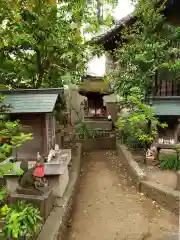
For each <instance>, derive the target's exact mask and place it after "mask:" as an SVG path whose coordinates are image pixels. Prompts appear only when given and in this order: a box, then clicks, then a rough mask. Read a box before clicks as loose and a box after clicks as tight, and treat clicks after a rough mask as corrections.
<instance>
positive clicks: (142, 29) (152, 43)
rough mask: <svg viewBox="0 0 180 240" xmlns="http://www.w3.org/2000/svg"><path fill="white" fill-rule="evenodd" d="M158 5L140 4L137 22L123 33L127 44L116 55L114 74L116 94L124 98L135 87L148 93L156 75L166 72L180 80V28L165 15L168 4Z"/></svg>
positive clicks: (135, 14) (145, 0)
mask: <svg viewBox="0 0 180 240" xmlns="http://www.w3.org/2000/svg"><path fill="white" fill-rule="evenodd" d="M158 2H159V1H157V0H153V1H148V0H140V1H139V4H138V6H137V8H136V10H135V12H134V16H136V18H137V20H136V22H135V23H134V24H133V25H130V26H125V28H124V31H123V32H122V41H123V43H122V45H121V46H120V47H119V49H118V50H117V52H116V59H117V67H116V69H115V71H114V73H113V78H114V79H115V81H114V87H115V90H116V91H117V92H119V93H121V94H127V93H128V91H129V89H131V88H132V87H135V86H136V87H139V88H140V89H141V91H142V92H143V93H145V92H148V90H149V89H152V86H153V84H154V81H155V75H156V74H161V72H162V71H169V72H170V73H171V74H172V78H174V79H175V78H176V79H178V78H179V75H178V74H179V72H180V62H179V54H180V49H179V42H180V28H179V27H177V26H173V25H172V24H171V23H170V22H168V21H167V19H166V18H165V16H164V15H163V10H164V9H165V6H166V1H164V3H162V4H161V5H160V4H159V5H158V4H157V3H158ZM162 2H163V1H162Z"/></svg>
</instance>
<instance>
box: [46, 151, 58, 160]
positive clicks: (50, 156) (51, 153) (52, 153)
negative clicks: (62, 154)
mask: <svg viewBox="0 0 180 240" xmlns="http://www.w3.org/2000/svg"><path fill="white" fill-rule="evenodd" d="M55 156H56V151H55V150H54V149H51V150H50V151H49V154H48V158H47V162H50V161H51V160H52V158H53V157H55Z"/></svg>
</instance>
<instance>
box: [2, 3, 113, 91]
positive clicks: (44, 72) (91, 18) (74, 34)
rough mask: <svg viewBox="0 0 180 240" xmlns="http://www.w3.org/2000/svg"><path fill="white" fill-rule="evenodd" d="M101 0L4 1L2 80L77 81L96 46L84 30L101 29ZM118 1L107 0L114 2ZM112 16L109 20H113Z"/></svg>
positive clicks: (30, 84)
mask: <svg viewBox="0 0 180 240" xmlns="http://www.w3.org/2000/svg"><path fill="white" fill-rule="evenodd" d="M98 2H99V1H96V0H91V1H88V2H87V1H85V0H83V1H72V0H68V1H65V2H64V1H59V3H58V4H57V5H53V4H48V3H47V2H46V1H44V0H39V1H36V0H30V1H26V0H24V1H20V0H16V1H14V0H2V1H0V24H1V29H0V48H1V52H0V79H1V81H2V80H3V81H4V82H5V84H7V85H10V86H11V87H24V88H40V87H61V86H62V85H63V84H64V83H68V82H77V81H78V80H79V79H80V77H81V76H82V75H83V73H84V71H85V65H86V62H87V59H88V58H89V55H90V53H91V48H92V46H89V45H88V44H87V43H86V42H85V38H84V35H83V34H82V32H88V33H91V34H94V33H95V32H97V31H98V29H99V27H100V25H99V16H98V14H97V13H98V11H97V7H100V6H99V4H98ZM116 2H117V1H112V0H103V1H101V6H102V5H103V4H105V3H108V4H110V5H114V4H115V3H116ZM111 19H112V18H111V14H107V16H106V18H104V24H108V23H111Z"/></svg>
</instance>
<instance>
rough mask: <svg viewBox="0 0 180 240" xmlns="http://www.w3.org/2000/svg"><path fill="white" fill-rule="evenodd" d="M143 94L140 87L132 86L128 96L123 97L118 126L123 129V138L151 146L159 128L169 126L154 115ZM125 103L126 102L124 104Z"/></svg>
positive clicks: (125, 140) (131, 142)
mask: <svg viewBox="0 0 180 240" xmlns="http://www.w3.org/2000/svg"><path fill="white" fill-rule="evenodd" d="M142 101H143V94H141V93H140V91H139V89H138V88H131V89H130V92H129V95H128V96H127V98H124V99H122V101H121V105H123V107H121V111H120V117H119V119H118V121H117V127H118V128H119V129H121V136H122V138H123V139H122V140H123V141H124V142H125V143H128V144H132V145H133V144H135V145H138V144H139V146H144V147H147V146H150V145H151V144H152V142H153V140H154V139H155V138H156V136H157V134H158V129H159V128H165V127H167V124H166V123H161V122H159V120H158V119H157V118H156V117H155V116H154V114H153V110H152V108H151V107H150V106H149V105H147V104H144V103H143V102H142ZM123 103H124V104H123Z"/></svg>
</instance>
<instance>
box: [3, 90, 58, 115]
mask: <svg viewBox="0 0 180 240" xmlns="http://www.w3.org/2000/svg"><path fill="white" fill-rule="evenodd" d="M57 98H58V94H57V93H51V94H45V93H25V94H23V93H21V94H18V93H16V92H14V93H13V94H12V93H11V94H7V95H6V94H5V99H4V104H6V105H10V106H11V107H12V108H11V109H10V112H11V113H46V112H52V111H53V109H54V107H55V104H56V101H57Z"/></svg>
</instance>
